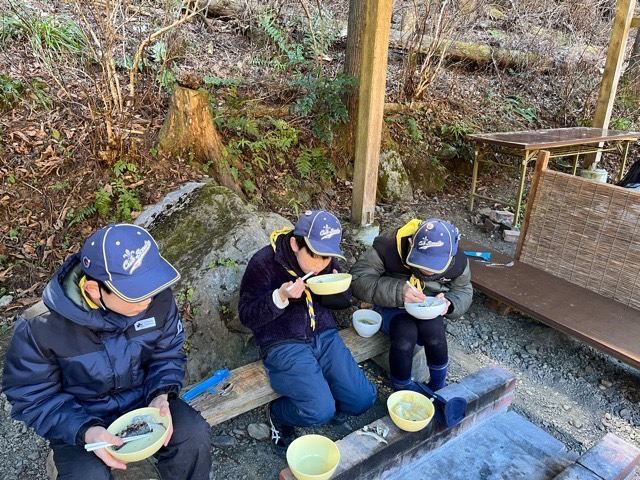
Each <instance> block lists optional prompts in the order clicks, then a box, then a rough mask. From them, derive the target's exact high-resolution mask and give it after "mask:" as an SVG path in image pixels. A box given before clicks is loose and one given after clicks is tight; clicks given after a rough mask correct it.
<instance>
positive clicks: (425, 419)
mask: <svg viewBox="0 0 640 480" xmlns="http://www.w3.org/2000/svg"><path fill="white" fill-rule="evenodd" d="M387 410H388V411H389V416H390V417H391V420H393V423H395V424H396V425H397V426H398V428H400V429H401V430H404V431H405V432H417V431H419V430H422V429H423V428H424V427H426V426H427V425H428V424H429V422H430V421H431V419H432V418H433V414H434V413H435V409H434V408H433V403H432V402H431V400H429V399H428V398H427V397H425V396H424V395H422V394H420V393H417V392H412V391H411V390H398V391H397V392H394V393H392V394H391V395H389V398H388V399H387Z"/></svg>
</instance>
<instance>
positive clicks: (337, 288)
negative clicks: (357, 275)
mask: <svg viewBox="0 0 640 480" xmlns="http://www.w3.org/2000/svg"><path fill="white" fill-rule="evenodd" d="M349 285H351V274H349V273H330V274H327V275H317V276H315V277H311V278H310V279H308V280H307V286H308V287H309V290H311V291H312V292H313V293H315V294H316V295H334V294H336V293H342V292H344V291H346V290H347V289H348V288H349Z"/></svg>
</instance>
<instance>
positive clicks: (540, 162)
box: [516, 150, 551, 260]
mask: <svg viewBox="0 0 640 480" xmlns="http://www.w3.org/2000/svg"><path fill="white" fill-rule="evenodd" d="M550 155H551V154H550V153H549V151H547V150H540V152H538V158H537V159H536V174H535V175H534V177H533V182H532V183H531V188H530V189H529V198H528V199H527V207H526V211H525V214H524V221H523V222H522V228H521V229H520V238H518V245H517V247H516V260H520V254H521V253H522V245H524V237H525V236H526V235H527V228H529V218H530V217H531V210H533V202H535V201H536V195H537V193H538V187H539V186H540V177H542V173H543V172H544V171H545V170H546V169H547V166H548V165H549V156H550Z"/></svg>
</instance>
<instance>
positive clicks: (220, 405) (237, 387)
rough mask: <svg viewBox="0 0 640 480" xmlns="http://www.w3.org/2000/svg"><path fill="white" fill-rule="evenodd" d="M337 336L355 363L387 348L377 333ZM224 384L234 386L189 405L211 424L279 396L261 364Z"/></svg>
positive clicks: (233, 373)
mask: <svg viewBox="0 0 640 480" xmlns="http://www.w3.org/2000/svg"><path fill="white" fill-rule="evenodd" d="M340 335H341V336H342V340H344V343H345V345H346V346H347V348H349V350H351V354H352V355H353V358H355V360H356V362H358V363H359V362H363V361H365V360H368V359H370V358H373V357H376V356H378V355H380V354H381V353H384V352H385V351H387V350H388V349H389V340H388V338H387V337H386V336H385V335H384V334H382V333H380V332H379V333H377V334H375V335H374V336H373V337H369V338H363V337H360V336H358V334H357V333H356V332H355V330H353V328H345V329H344V330H341V331H340ZM226 381H227V382H233V385H234V386H233V390H231V392H230V393H229V394H228V395H226V396H224V397H219V396H216V395H201V396H200V397H198V398H196V399H195V400H194V401H193V402H191V405H192V406H193V407H194V408H195V409H196V410H198V411H200V413H201V414H202V416H203V417H204V419H205V420H206V421H207V422H208V423H209V424H210V425H217V424H219V423H222V422H224V421H226V420H229V419H231V418H234V417H236V416H238V415H240V414H242V413H245V412H248V411H249V410H253V409H254V408H257V407H260V406H262V405H265V404H267V403H269V402H270V401H271V400H275V399H276V398H278V397H279V395H278V394H277V393H276V392H274V391H273V389H272V388H271V384H270V383H269V378H268V377H267V372H266V371H265V369H264V367H263V365H262V361H257V362H253V363H250V364H248V365H244V366H242V367H239V368H236V369H235V370H232V371H231V374H230V375H229V378H228V379H227V380H226Z"/></svg>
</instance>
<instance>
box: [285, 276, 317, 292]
mask: <svg viewBox="0 0 640 480" xmlns="http://www.w3.org/2000/svg"><path fill="white" fill-rule="evenodd" d="M315 274H316V272H309V273H307V274H306V275H305V276H304V277H302V281H303V282H304V281H305V280H306V279H307V278H309V277H310V276H311V275H315ZM292 288H293V285H291V286H290V287H287V292H288V291H289V290H291V289H292Z"/></svg>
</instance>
